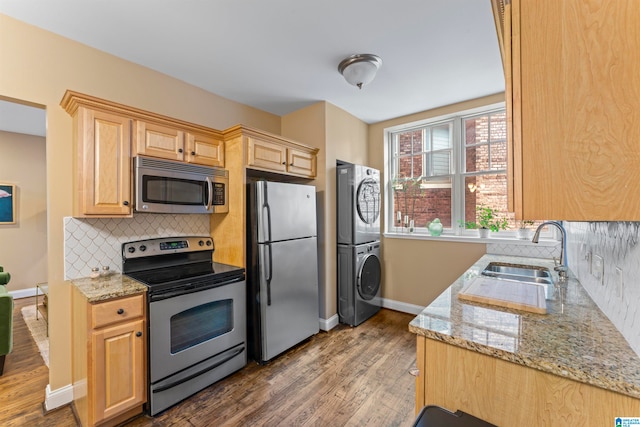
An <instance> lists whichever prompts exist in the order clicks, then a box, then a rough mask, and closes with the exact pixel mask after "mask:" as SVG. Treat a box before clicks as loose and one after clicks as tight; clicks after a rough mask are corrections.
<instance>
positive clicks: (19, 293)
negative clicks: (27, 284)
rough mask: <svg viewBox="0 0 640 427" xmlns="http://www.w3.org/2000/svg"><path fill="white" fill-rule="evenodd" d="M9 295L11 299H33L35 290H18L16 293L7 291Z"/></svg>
mask: <svg viewBox="0 0 640 427" xmlns="http://www.w3.org/2000/svg"><path fill="white" fill-rule="evenodd" d="M9 293H10V294H11V296H12V297H13V299H20V298H28V297H34V296H36V288H28V289H18V290H17V291H9ZM41 293H42V292H41Z"/></svg>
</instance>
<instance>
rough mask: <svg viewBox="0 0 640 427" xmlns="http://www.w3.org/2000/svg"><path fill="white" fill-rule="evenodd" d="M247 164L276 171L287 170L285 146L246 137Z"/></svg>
mask: <svg viewBox="0 0 640 427" xmlns="http://www.w3.org/2000/svg"><path fill="white" fill-rule="evenodd" d="M247 151H248V154H247V155H248V160H247V166H255V167H259V168H265V169H269V170H273V171H277V172H286V171H287V148H286V147H284V146H282V145H280V144H275V143H272V142H268V141H263V140H261V139H256V138H252V137H249V138H247Z"/></svg>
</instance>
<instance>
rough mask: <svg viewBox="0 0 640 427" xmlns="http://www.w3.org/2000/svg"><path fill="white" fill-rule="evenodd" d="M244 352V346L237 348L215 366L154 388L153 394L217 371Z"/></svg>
mask: <svg viewBox="0 0 640 427" xmlns="http://www.w3.org/2000/svg"><path fill="white" fill-rule="evenodd" d="M243 351H244V346H241V347H239V348H236V349H235V350H234V351H233V352H232V353H230V354H228V355H226V356H225V357H224V358H223V359H221V360H218V361H217V362H216V363H214V364H213V365H211V366H207V367H206V368H204V369H201V370H199V371H198V372H194V373H193V374H191V375H188V376H186V377H184V378H180V379H179V380H176V381H172V382H170V383H168V384H163V385H161V386H159V387H158V388H154V389H153V393H160V392H161V391H165V390H168V389H170V388H173V387H175V386H178V385H180V384H182V383H186V382H187V381H189V380H192V379H194V378H196V377H198V376H200V375H202V374H204V373H205V372H209V371H210V370H212V369H215V368H217V367H218V366H220V365H223V364H225V363H227V362H228V361H229V360H231V359H233V358H234V357H236V356H237V355H239V354H240V353H242V352H243Z"/></svg>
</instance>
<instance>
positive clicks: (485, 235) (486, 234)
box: [478, 228, 491, 239]
mask: <svg viewBox="0 0 640 427" xmlns="http://www.w3.org/2000/svg"><path fill="white" fill-rule="evenodd" d="M490 232H491V230H489V229H488V228H478V234H479V235H480V238H481V239H487V238H488V237H489V233H490Z"/></svg>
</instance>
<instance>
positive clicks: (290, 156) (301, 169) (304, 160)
mask: <svg viewBox="0 0 640 427" xmlns="http://www.w3.org/2000/svg"><path fill="white" fill-rule="evenodd" d="M287 170H288V172H289V173H294V174H296V175H304V176H307V177H310V178H313V177H315V176H316V156H315V155H313V154H311V153H309V152H306V151H301V150H296V149H294V148H289V149H287Z"/></svg>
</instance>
